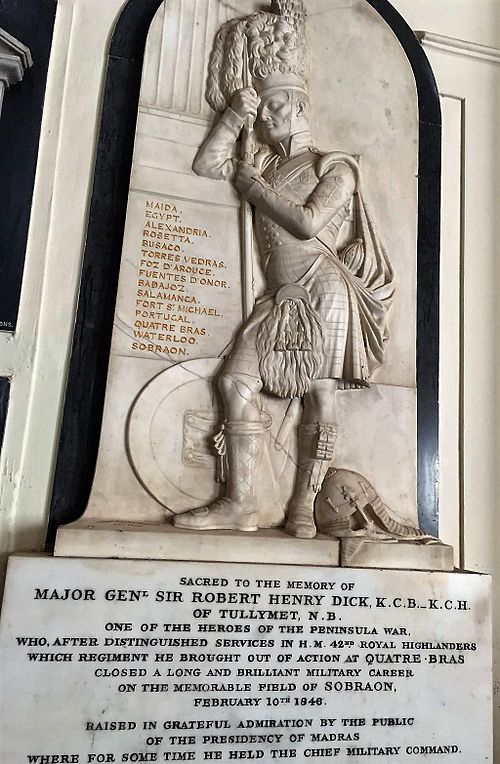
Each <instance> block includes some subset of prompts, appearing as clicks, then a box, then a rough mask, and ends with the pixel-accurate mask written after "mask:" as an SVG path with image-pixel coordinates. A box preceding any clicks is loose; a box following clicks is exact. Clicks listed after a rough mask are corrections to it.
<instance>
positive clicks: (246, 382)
mask: <svg viewBox="0 0 500 764" xmlns="http://www.w3.org/2000/svg"><path fill="white" fill-rule="evenodd" d="M271 10H272V12H270V13H265V12H261V13H258V14H254V15H252V16H250V17H247V18H245V19H240V20H236V21H233V22H228V24H227V25H225V26H224V27H222V29H221V30H220V32H219V34H218V36H217V38H216V41H215V45H214V50H213V52H212V57H211V64H210V76H209V82H208V92H207V98H208V100H209V102H210V103H211V104H212V105H213V106H214V108H216V109H217V110H218V111H221V112H222V116H221V117H220V119H219V121H218V122H217V123H216V124H215V125H214V127H213V128H212V130H211V132H210V134H209V135H208V137H207V139H206V140H205V142H204V143H203V145H202V146H201V148H200V150H199V151H198V154H197V156H196V159H195V161H194V164H193V169H194V171H195V172H196V173H197V174H199V175H203V176H206V177H210V178H218V179H226V180H229V181H231V182H232V183H233V184H234V185H235V187H236V189H237V190H238V192H239V193H240V195H241V196H242V197H243V198H244V199H246V200H248V201H249V202H250V203H251V204H252V205H253V207H254V209H255V213H254V214H255V231H256V237H257V241H258V246H259V253H260V256H261V258H262V263H263V267H264V271H265V277H266V286H267V288H266V291H265V293H264V295H263V296H262V297H260V298H259V299H258V300H257V302H256V304H255V307H254V309H253V312H252V314H251V316H250V317H249V319H248V320H247V322H246V323H245V325H244V326H243V327H242V329H241V330H240V332H239V334H238V336H237V338H236V340H235V343H234V345H233V348H232V350H231V352H230V355H229V356H228V358H227V359H226V361H225V363H224V365H223V368H222V371H221V373H220V376H219V380H218V383H219V389H220V392H221V395H222V398H223V403H224V408H225V423H224V426H223V433H224V453H225V461H226V464H227V479H226V492H225V495H224V497H222V498H221V499H219V500H217V501H215V502H213V503H212V504H211V505H210V506H209V507H203V508H200V509H194V510H191V511H189V512H187V513H184V514H182V515H178V516H177V517H176V518H175V520H174V523H175V525H176V526H177V527H181V528H191V529H197V530H212V529H232V530H245V531H253V530H256V529H257V528H258V527H259V512H258V507H257V506H256V501H255V485H256V482H257V481H258V480H259V461H260V456H261V452H262V450H263V448H264V437H265V434H266V430H268V429H269V417H268V415H266V414H265V412H263V411H262V407H261V403H260V395H259V394H260V391H261V390H263V389H264V390H265V391H266V392H268V393H271V394H274V395H277V396H280V397H282V398H290V399H293V398H300V399H302V403H303V413H302V418H301V421H300V424H299V427H298V463H297V470H296V479H295V488H294V492H293V496H292V499H291V502H290V504H289V507H288V511H287V517H286V526H285V530H286V531H287V532H288V533H290V534H291V535H293V536H296V537H299V538H312V537H314V535H315V534H316V525H315V520H314V501H315V497H316V494H317V493H318V491H319V490H320V488H321V484H322V482H323V479H324V477H325V475H326V472H327V470H328V468H329V467H330V465H331V462H332V459H333V456H334V449H335V441H336V437H337V413H336V392H337V391H338V390H346V389H353V388H360V389H361V388H365V387H367V386H368V384H369V378H370V375H371V374H372V372H373V371H374V369H376V368H377V367H378V366H380V364H381V363H382V361H383V355H384V345H385V342H386V339H387V328H386V316H387V310H388V307H389V304H390V300H391V297H392V292H393V283H392V282H393V275H392V269H391V267H390V264H389V262H388V259H387V256H386V254H385V251H384V250H383V247H382V246H381V244H380V241H379V240H378V237H377V234H376V231H375V228H374V226H373V222H372V220H371V218H370V215H369V213H368V211H367V209H366V206H365V204H364V200H363V198H362V194H361V188H360V172H359V166H358V164H357V162H356V161H355V160H354V158H353V157H352V156H350V155H347V154H342V153H340V152H333V153H327V154H324V153H321V152H319V151H318V150H317V149H316V148H315V145H314V142H313V139H312V137H311V133H310V102H309V95H308V88H307V81H306V78H305V62H306V58H307V56H306V51H305V14H304V11H303V7H302V3H301V2H300V1H298V0H276V1H275V2H273V5H272V9H271ZM242 50H243V54H242ZM245 69H246V72H245ZM240 72H242V75H241V76H238V74H239V73H240ZM235 73H236V74H235ZM245 74H246V76H245ZM246 83H249V84H248V86H246V87H245V86H244V85H245V84H246ZM254 121H255V123H256V134H257V137H258V139H259V141H260V145H261V148H260V150H259V151H257V152H256V154H255V158H254V161H253V162H252V163H250V162H249V161H245V160H238V159H235V158H234V155H235V144H237V142H238V141H239V139H240V137H241V133H242V131H244V130H245V129H247V127H248V125H249V123H253V122H254ZM246 159H248V157H246ZM352 206H354V212H355V218H356V221H357V226H356V227H357V231H356V235H357V236H358V237H359V238H355V239H354V240H353V241H352V242H351V244H350V245H349V246H348V247H346V248H345V249H344V250H343V251H342V252H338V251H337V240H338V237H339V232H340V229H341V227H342V225H343V223H344V221H345V220H346V218H347V217H348V215H349V213H350V211H351V208H352Z"/></svg>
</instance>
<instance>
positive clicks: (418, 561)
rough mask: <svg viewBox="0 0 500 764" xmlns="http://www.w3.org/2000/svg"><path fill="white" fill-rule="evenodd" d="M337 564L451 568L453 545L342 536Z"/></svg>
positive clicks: (357, 566) (349, 566) (348, 565)
mask: <svg viewBox="0 0 500 764" xmlns="http://www.w3.org/2000/svg"><path fill="white" fill-rule="evenodd" d="M340 564H341V566H342V567H343V568H400V569H401V570H443V571H452V570H453V568H454V564H453V547H451V546H448V545H447V544H415V543H408V542H405V541H398V542H394V543H391V542H387V541H372V540H369V539H363V538H358V539H357V538H349V539H347V538H345V539H342V540H341V542H340Z"/></svg>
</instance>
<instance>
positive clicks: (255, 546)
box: [54, 518, 404, 567]
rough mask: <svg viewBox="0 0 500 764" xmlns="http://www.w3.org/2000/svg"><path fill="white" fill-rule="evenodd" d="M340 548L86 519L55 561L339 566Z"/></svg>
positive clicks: (261, 535) (263, 535)
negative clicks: (99, 559)
mask: <svg viewBox="0 0 500 764" xmlns="http://www.w3.org/2000/svg"><path fill="white" fill-rule="evenodd" d="M339 549H340V544H339V542H338V541H337V539H332V538H330V537H329V536H324V535H321V534H318V535H317V536H316V537H315V538H314V539H296V538H293V537H292V536H289V535H288V534H286V533H285V532H284V531H282V530H280V529H274V528H269V529H264V528H260V529H259V530H258V531H255V532H254V533H245V532H244V531H205V532H204V533H198V532H196V531H189V530H182V529H180V528H175V527H174V526H173V525H171V524H170V523H169V524H167V523H163V524H162V525H151V524H148V525H146V524H143V525H141V524H140V523H116V522H115V523H110V522H104V523H98V522H97V523H92V522H89V521H87V520H86V519H85V518H84V519H83V520H79V521H77V522H75V523H70V524H69V525H66V526H64V527H63V528H61V530H60V531H59V533H58V535H57V543H56V547H55V550H54V554H55V555H56V556H57V557H104V558H106V559H108V558H116V557H118V558H122V559H139V560H194V561H196V562H226V563H233V562H246V563H253V562H261V563H269V564H273V565H326V566H328V567H337V566H338V564H339ZM403 567H404V566H403Z"/></svg>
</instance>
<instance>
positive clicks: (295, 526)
mask: <svg viewBox="0 0 500 764" xmlns="http://www.w3.org/2000/svg"><path fill="white" fill-rule="evenodd" d="M336 390H337V383H336V381H335V380H332V379H319V380H315V381H314V382H313V383H312V384H311V388H310V390H309V392H308V393H307V395H306V396H305V397H304V413H303V415H302V420H301V423H300V425H299V428H298V461H297V472H296V478H295V488H294V493H293V496H292V499H291V501H290V504H289V508H288V514H287V523H286V531H287V532H288V533H290V534H291V535H292V536H297V537H298V538H313V537H314V536H315V535H316V524H315V522H314V501H315V499H316V494H317V493H318V491H319V490H320V488H321V484H322V483H323V480H324V478H325V475H326V473H327V471H328V468H329V467H330V464H331V462H332V459H333V454H334V449H335V443H336V440H337V407H336V400H335V395H336Z"/></svg>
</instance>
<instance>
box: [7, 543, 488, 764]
mask: <svg viewBox="0 0 500 764" xmlns="http://www.w3.org/2000/svg"><path fill="white" fill-rule="evenodd" d="M0 637H1V646H2V661H3V666H2V674H3V678H4V683H3V689H2V695H1V702H2V709H1V715H0V719H1V722H0V724H1V727H2V734H1V735H0V753H1V759H2V761H4V762H6V763H7V762H8V764H17V762H24V761H27V760H28V756H31V757H32V758H31V761H33V762H37V764H39V762H40V761H44V762H47V761H48V762H51V764H61V763H62V762H65V763H67V762H78V764H83V763H84V762H86V763H87V764H89V763H90V762H118V761H126V760H129V761H143V762H144V761H169V760H181V759H179V758H177V759H175V757H173V754H174V752H177V753H179V752H182V753H183V755H184V760H190V761H197V762H201V761H204V760H206V758H211V756H210V755H209V752H214V751H219V752H220V753H219V754H217V755H216V756H217V757H218V758H220V759H222V760H223V761H229V760H231V759H237V758H246V759H248V758H255V759H262V760H263V761H272V760H273V759H274V758H277V757H278V758H283V759H285V760H287V759H291V758H295V759H296V760H297V761H305V760H307V759H309V758H313V757H314V758H317V759H318V760H321V759H322V758H323V759H332V758H333V759H336V760H337V761H345V760H349V761H350V760H352V761H363V762H364V761H366V762H377V761H378V762H380V761H383V762H394V763H395V764H412V763H413V762H419V761H447V762H453V764H471V762H474V764H481V763H482V762H491V761H492V759H491V689H492V688H491V628H490V580H489V578H488V577H487V576H479V575H474V574H446V573H428V574H424V573H414V572H400V571H362V570H341V569H335V570H332V569H328V568H318V567H303V568H297V567H286V566H283V567H281V568H279V569H278V568H276V567H275V566H265V565H252V566H248V565H231V566H228V565H221V564H216V563H211V564H201V563H175V562H171V563H160V562H144V561H132V560H114V561H112V560H78V559H52V558H49V557H39V556H31V557H17V558H12V559H11V562H10V569H9V575H8V579H7V587H6V594H5V601H4V609H3V613H2V622H1V632H0ZM170 640H174V641H170ZM179 640H186V641H184V642H180V641H179ZM30 656H31V658H30ZM42 656H44V657H42ZM209 656H210V657H209ZM259 722H261V725H260V726H258V723H259ZM262 722H264V725H263V724H262ZM249 735H258V736H259V737H257V738H250V737H248V736H249ZM223 736H226V738H225V739H224V737H223ZM228 736H233V737H232V738H230V739H228ZM238 736H239V737H238ZM231 751H232V752H233V754H232V755H231V754H230V752H231ZM272 751H275V752H278V753H274V754H273V753H272ZM320 751H323V753H320ZM326 751H328V752H326ZM126 754H127V755H128V757H127V756H126ZM132 754H135V758H133V757H132ZM42 756H45V757H49V758H45V759H41V757H42ZM141 756H142V758H140V757H141ZM212 756H213V754H212ZM50 757H52V758H50ZM63 757H66V758H63Z"/></svg>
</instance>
